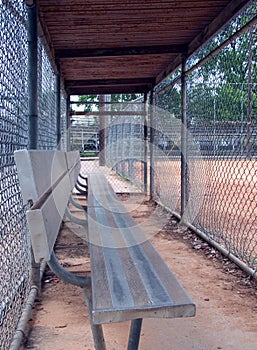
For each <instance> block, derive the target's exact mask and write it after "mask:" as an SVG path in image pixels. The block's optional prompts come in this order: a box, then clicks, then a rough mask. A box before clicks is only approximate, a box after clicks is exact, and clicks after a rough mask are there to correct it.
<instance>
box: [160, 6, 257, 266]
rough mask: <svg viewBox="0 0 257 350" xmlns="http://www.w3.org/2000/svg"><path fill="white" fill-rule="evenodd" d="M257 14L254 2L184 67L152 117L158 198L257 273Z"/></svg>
mask: <svg viewBox="0 0 257 350" xmlns="http://www.w3.org/2000/svg"><path fill="white" fill-rule="evenodd" d="M256 14H257V3H256V2H253V4H252V6H250V7H249V8H248V9H247V10H245V11H244V12H243V13H242V14H241V15H240V16H238V17H237V18H236V19H234V20H233V21H232V22H231V23H230V25H228V26H227V27H226V28H225V29H224V30H223V31H222V32H221V33H219V34H218V35H217V36H216V37H215V38H214V39H213V40H212V41H211V42H210V43H208V44H207V45H206V46H205V47H203V48H202V49H201V51H199V52H198V53H197V54H195V56H194V57H191V59H190V60H188V61H187V65H186V69H185V75H186V84H185V87H184V90H183V86H182V83H181V81H182V80H181V70H180V71H178V72H177V73H176V74H175V75H174V77H171V78H170V79H169V81H167V83H166V82H164V83H162V86H160V87H159V89H158V88H157V93H156V95H155V101H156V106H157V107H156V109H155V114H154V117H155V120H156V122H155V123H156V125H155V129H156V131H155V141H154V143H155V146H156V149H157V151H156V152H155V157H154V171H155V187H154V193H155V196H156V198H157V199H158V200H160V201H161V202H162V203H163V204H164V205H165V206H167V207H169V208H170V209H171V210H172V211H174V212H175V213H177V214H179V215H181V214H184V219H185V220H186V221H188V222H189V223H191V224H193V226H194V227H195V228H196V229H198V230H200V231H201V232H203V233H204V235H205V236H206V237H207V239H208V238H209V239H211V240H213V241H215V242H217V243H218V244H219V245H220V246H222V247H223V248H225V249H226V250H227V251H228V252H229V253H232V254H233V255H234V256H236V257H237V258H239V259H240V261H242V262H244V263H245V264H246V266H248V267H249V268H250V269H252V270H253V271H255V270H256V268H257V234H256V224H257V222H256V217H257V201H256V180H257V160H256V158H257V66H256V62H257V25H256V23H257V20H256ZM172 79H173V81H174V82H173V83H170V81H171V80H172ZM165 84H166V85H165ZM158 90H159V91H158ZM182 90H183V91H184V93H185V96H186V103H185V111H186V113H185V115H184V116H183V117H184V118H185V120H184V124H183V125H184V126H185V130H184V131H183V132H182V133H181V132H180V131H178V129H179V128H180V127H181V125H180V127H178V126H177V125H178V124H180V123H181V119H182V112H181V97H182ZM162 110H165V111H168V113H166V115H167V116H166V117H165V118H160V117H159V115H160V114H161V113H162V114H164V113H163V111H162ZM174 120H175V122H174ZM176 130H177V131H178V132H176ZM182 130H183V128H182ZM174 131H175V136H174ZM184 135H187V142H186V147H185V148H183V137H184ZM160 150H161V152H160ZM181 151H182V153H183V154H182V160H184V163H183V162H181V160H180V156H179V154H180V152H181ZM181 172H183V176H182V178H181ZM181 196H183V198H182V200H181ZM183 200H184V202H183ZM183 206H184V207H183Z"/></svg>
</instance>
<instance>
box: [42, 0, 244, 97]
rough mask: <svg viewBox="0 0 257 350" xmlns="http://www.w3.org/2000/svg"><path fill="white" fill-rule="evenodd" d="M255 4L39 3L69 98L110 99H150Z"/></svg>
mask: <svg viewBox="0 0 257 350" xmlns="http://www.w3.org/2000/svg"><path fill="white" fill-rule="evenodd" d="M249 1H250V0H249ZM249 1H246V0H232V1H229V0H109V1H107V0H86V1H85V0H73V1H72V0H59V1H57V0H39V1H38V3H39V20H40V27H41V31H42V33H41V34H43V37H44V41H45V43H46V44H47V47H48V51H49V55H50V57H51V59H52V61H53V62H55V63H56V67H57V66H58V67H60V73H61V77H62V82H63V86H64V88H65V90H66V92H67V93H68V94H105V93H135V92H147V91H149V90H150V89H151V88H152V87H153V86H155V85H156V84H158V83H159V82H160V81H162V80H163V79H164V78H165V77H166V76H167V75H168V74H170V73H171V72H172V71H173V70H174V69H175V68H176V67H178V65H179V64H180V62H181V57H182V54H186V55H187V56H190V55H191V54H192V53H193V52H194V51H195V50H196V49H197V48H199V47H200V46H201V45H202V44H203V43H204V42H206V40H208V39H209V38H210V37H212V36H213V34H215V33H216V32H217V30H218V29H219V28H221V27H223V26H224V25H225V24H226V23H227V22H228V20H229V19H231V18H232V17H233V16H235V15H236V14H237V13H238V11H239V10H240V9H242V7H243V6H245V5H246V4H247V3H248V2H249Z"/></svg>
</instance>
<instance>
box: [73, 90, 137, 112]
mask: <svg viewBox="0 0 257 350" xmlns="http://www.w3.org/2000/svg"><path fill="white" fill-rule="evenodd" d="M110 96H111V102H113V103H115V102H116V103H117V106H116V108H115V109H116V110H117V108H119V107H118V106H119V103H123V102H132V101H134V100H136V99H137V98H139V97H141V94H112V95H110ZM78 99H79V102H78V104H77V105H78V106H81V105H82V104H83V105H84V106H85V108H84V111H85V112H90V111H92V110H93V108H97V109H99V107H100V96H99V95H81V96H79V98H78ZM86 102H89V103H86ZM120 109H122V105H121V108H120Z"/></svg>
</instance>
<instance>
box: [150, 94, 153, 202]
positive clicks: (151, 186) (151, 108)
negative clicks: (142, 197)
mask: <svg viewBox="0 0 257 350" xmlns="http://www.w3.org/2000/svg"><path fill="white" fill-rule="evenodd" d="M149 107H150V110H149V114H150V115H149V121H150V146H149V148H150V198H151V199H153V196H154V111H153V108H154V106H153V90H151V92H150V106H149Z"/></svg>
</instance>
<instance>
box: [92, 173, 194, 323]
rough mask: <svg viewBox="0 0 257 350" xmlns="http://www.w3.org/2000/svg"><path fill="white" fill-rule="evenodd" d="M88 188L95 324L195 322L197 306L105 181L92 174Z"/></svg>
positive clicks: (99, 175)
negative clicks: (159, 319)
mask: <svg viewBox="0 0 257 350" xmlns="http://www.w3.org/2000/svg"><path fill="white" fill-rule="evenodd" d="M88 185H89V194H88V225H89V226H88V227H89V242H90V255H91V275H92V289H93V319H94V322H95V323H107V322H120V321H123V320H130V319H135V318H140V317H142V318H145V317H188V316H193V315H194V314H195V305H194V304H193V303H192V301H191V300H190V298H189V297H188V295H187V293H186V292H185V291H184V289H183V288H182V287H181V285H180V284H179V282H178V281H177V279H176V277H175V276H174V275H173V274H172V272H171V271H170V270H169V269H168V267H167V265H166V264H165V262H164V261H163V260H162V258H161V257H160V255H159V254H158V253H157V251H156V250H155V248H154V247H153V246H152V244H151V243H150V241H149V240H148V237H147V236H146V235H145V234H144V232H143V231H142V229H141V228H140V226H139V225H138V224H137V223H136V222H135V220H134V219H133V218H132V217H131V215H130V214H129V213H128V212H127V210H126V208H125V207H124V206H123V204H122V203H121V202H120V200H119V198H118V197H117V195H116V194H115V192H114V191H113V189H112V187H111V186H110V185H109V183H108V182H107V180H106V179H105V177H104V176H103V175H102V174H92V175H90V176H89V178H88ZM100 260H101V261H100ZM103 261H104V264H103ZM99 266H100V269H99ZM102 279H103V280H104V288H102V286H101V282H100V281H101V280H102ZM103 289H104V290H103Z"/></svg>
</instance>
